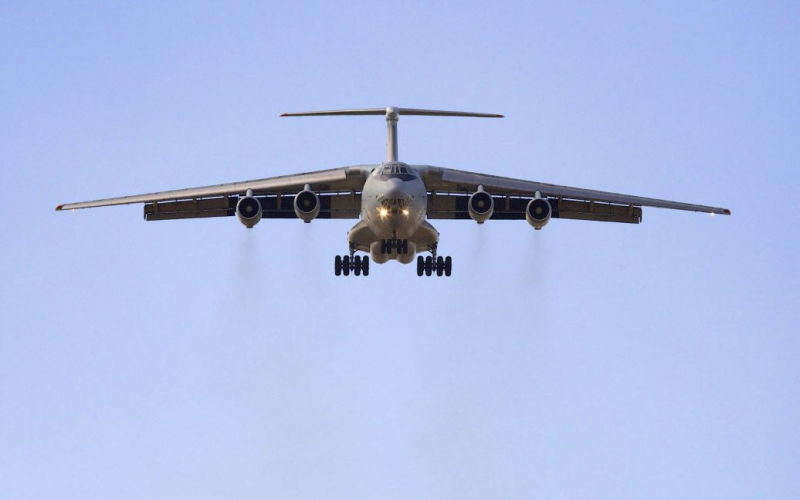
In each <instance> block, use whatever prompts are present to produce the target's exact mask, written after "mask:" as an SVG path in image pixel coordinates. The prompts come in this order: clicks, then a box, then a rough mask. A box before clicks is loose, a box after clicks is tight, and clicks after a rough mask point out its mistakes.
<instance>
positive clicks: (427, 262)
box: [425, 256, 433, 276]
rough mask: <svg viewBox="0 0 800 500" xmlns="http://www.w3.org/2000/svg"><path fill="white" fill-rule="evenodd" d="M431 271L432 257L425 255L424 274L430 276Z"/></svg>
mask: <svg viewBox="0 0 800 500" xmlns="http://www.w3.org/2000/svg"><path fill="white" fill-rule="evenodd" d="M432 271H433V259H432V258H431V257H430V256H428V257H425V276H430V275H431V272H432Z"/></svg>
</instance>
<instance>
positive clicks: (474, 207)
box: [467, 186, 494, 224]
mask: <svg viewBox="0 0 800 500" xmlns="http://www.w3.org/2000/svg"><path fill="white" fill-rule="evenodd" d="M467 211H468V212H469V216H470V217H472V220H474V221H475V222H477V223H478V224H483V223H484V222H486V221H487V220H489V218H490V217H491V216H492V213H494V199H493V198H492V195H490V194H489V193H487V192H486V191H484V190H483V186H478V190H477V191H476V192H475V193H473V194H472V196H470V197H469V201H468V202H467Z"/></svg>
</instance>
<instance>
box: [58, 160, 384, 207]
mask: <svg viewBox="0 0 800 500" xmlns="http://www.w3.org/2000/svg"><path fill="white" fill-rule="evenodd" d="M375 167H376V165H357V166H351V167H341V168H334V169H330V170H319V171H316V172H307V173H302V174H294V175H284V176H279V177H268V178H266V179H255V180H250V181H242V182H231V183H228V184H217V185H213V186H203V187H196V188H186V189H176V190H173V191H160V192H155V193H148V194H139V195H132V196H121V197H118V198H105V199H101V200H95V201H83V202H77V203H65V204H63V205H58V206H57V207H56V210H75V209H81V208H94V207H107V206H113V205H130V204H134V203H144V204H145V207H144V217H145V219H146V220H169V219H191V218H201V217H222V216H231V215H235V213H236V203H237V202H238V200H239V197H240V196H243V195H244V194H245V193H246V192H247V190H248V189H252V190H253V194H254V196H255V197H256V198H258V199H259V201H260V202H261V204H262V207H263V208H264V218H295V217H296V215H295V213H294V208H293V202H294V197H295V195H296V194H297V193H299V192H300V191H302V190H303V187H304V186H305V185H306V184H309V185H310V186H311V189H312V190H313V191H314V192H315V193H317V194H318V195H319V197H320V202H321V210H320V215H319V217H320V218H358V214H359V212H360V209H361V202H360V200H361V188H362V187H363V186H364V182H365V180H366V178H367V176H368V175H369V173H370V172H371V171H372V169H373V168H375Z"/></svg>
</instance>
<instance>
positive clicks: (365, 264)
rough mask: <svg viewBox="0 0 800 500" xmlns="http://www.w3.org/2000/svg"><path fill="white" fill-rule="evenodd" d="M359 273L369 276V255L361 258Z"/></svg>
mask: <svg viewBox="0 0 800 500" xmlns="http://www.w3.org/2000/svg"><path fill="white" fill-rule="evenodd" d="M361 274H363V275H364V276H369V257H364V258H363V259H361Z"/></svg>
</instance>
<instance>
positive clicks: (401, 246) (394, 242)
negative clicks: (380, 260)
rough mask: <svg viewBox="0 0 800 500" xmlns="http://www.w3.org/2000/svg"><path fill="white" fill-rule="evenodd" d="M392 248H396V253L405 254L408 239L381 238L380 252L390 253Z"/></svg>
mask: <svg viewBox="0 0 800 500" xmlns="http://www.w3.org/2000/svg"><path fill="white" fill-rule="evenodd" d="M392 250H397V253H398V255H399V254H403V255H405V254H407V253H408V240H400V239H397V238H395V237H392V238H390V239H385V240H381V254H387V253H392Z"/></svg>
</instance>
